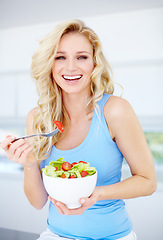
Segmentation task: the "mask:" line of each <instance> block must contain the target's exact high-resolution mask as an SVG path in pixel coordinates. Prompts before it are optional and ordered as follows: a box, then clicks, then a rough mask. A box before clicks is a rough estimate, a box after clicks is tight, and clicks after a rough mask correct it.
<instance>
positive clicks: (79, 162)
mask: <svg viewBox="0 0 163 240" xmlns="http://www.w3.org/2000/svg"><path fill="white" fill-rule="evenodd" d="M79 163H84V164H87V163H86V162H84V161H79Z"/></svg>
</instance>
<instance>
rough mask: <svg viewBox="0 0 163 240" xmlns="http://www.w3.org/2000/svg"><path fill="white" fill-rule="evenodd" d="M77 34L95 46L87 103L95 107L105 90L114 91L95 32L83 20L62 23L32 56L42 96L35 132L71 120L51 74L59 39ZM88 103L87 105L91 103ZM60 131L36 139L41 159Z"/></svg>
mask: <svg viewBox="0 0 163 240" xmlns="http://www.w3.org/2000/svg"><path fill="white" fill-rule="evenodd" d="M70 32H71V33H72V32H74V33H78V34H81V35H84V36H86V37H87V39H88V40H89V41H90V43H91V44H92V47H93V58H94V66H95V67H94V70H93V72H92V74H91V92H92V96H91V98H90V99H89V102H88V105H89V104H93V106H94V108H95V106H96V104H97V102H98V101H99V99H101V98H102V95H103V93H109V94H112V93H113V92H114V86H113V82H112V80H111V69H110V66H109V64H108V62H107V60H106V59H105V57H104V55H103V53H102V49H101V43H100V40H99V38H98V36H97V35H96V34H95V32H94V31H93V30H92V29H90V28H88V27H86V26H85V24H84V23H83V22H82V21H80V20H70V21H65V22H62V23H61V24H59V25H58V26H57V27H56V28H55V29H54V31H52V32H51V33H49V34H48V35H47V36H45V37H44V38H43V39H42V40H41V41H40V46H39V48H38V50H37V51H36V52H35V54H34V55H33V61H32V66H31V74H32V77H33V78H34V79H35V80H36V88H37V93H38V96H39V101H38V105H39V109H38V111H37V112H36V114H35V116H34V122H33V128H34V131H35V132H49V131H52V130H54V121H55V120H57V121H61V122H63V119H64V121H68V119H69V118H68V114H67V112H66V110H65V108H64V106H63V104H62V95H61V89H60V87H59V86H58V85H57V84H56V82H55V81H54V79H53V77H52V65H53V62H54V59H55V55H56V52H57V49H58V45H59V42H60V39H61V38H62V36H63V35H64V34H68V33H70ZM88 105H87V106H88ZM59 137H60V134H57V135H55V137H52V138H36V139H34V141H33V144H32V145H33V148H34V152H35V154H36V157H37V159H38V161H41V160H43V159H45V158H46V157H48V156H49V154H50V151H51V147H52V145H53V144H55V143H56V141H57V139H58V138H59Z"/></svg>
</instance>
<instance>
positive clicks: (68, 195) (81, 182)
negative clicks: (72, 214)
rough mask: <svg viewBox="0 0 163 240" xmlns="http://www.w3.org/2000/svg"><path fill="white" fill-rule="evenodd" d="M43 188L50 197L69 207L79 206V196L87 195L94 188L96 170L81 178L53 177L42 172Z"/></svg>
mask: <svg viewBox="0 0 163 240" xmlns="http://www.w3.org/2000/svg"><path fill="white" fill-rule="evenodd" d="M43 182H44V186H45V189H46V191H47V193H48V194H49V196H50V197H52V198H54V199H55V200H57V201H60V202H63V203H64V204H66V206H67V207H68V208H69V209H73V208H78V207H80V206H81V204H80V202H79V200H80V198H85V197H89V196H90V195H91V194H92V192H93V191H94V189H95V186H96V182H97V172H96V173H95V174H93V175H91V176H87V177H82V178H71V179H69V178H59V177H58V178H54V177H49V176H47V175H45V174H44V173H43Z"/></svg>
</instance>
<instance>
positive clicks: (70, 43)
mask: <svg viewBox="0 0 163 240" xmlns="http://www.w3.org/2000/svg"><path fill="white" fill-rule="evenodd" d="M93 68H94V62H93V47H92V45H91V43H90V42H89V40H88V39H87V37H85V36H83V35H80V34H78V33H68V34H65V35H63V37H62V38H61V40H60V43H59V46H58V50H57V54H56V56H55V59H54V64H53V67H52V74H53V78H54V79H55V81H56V83H57V84H58V85H59V86H60V87H61V89H62V90H63V92H66V93H68V94H70V93H71V94H74V93H75V94H76V93H82V94H83V93H84V92H85V93H86V94H90V86H91V80H90V76H91V73H92V71H93Z"/></svg>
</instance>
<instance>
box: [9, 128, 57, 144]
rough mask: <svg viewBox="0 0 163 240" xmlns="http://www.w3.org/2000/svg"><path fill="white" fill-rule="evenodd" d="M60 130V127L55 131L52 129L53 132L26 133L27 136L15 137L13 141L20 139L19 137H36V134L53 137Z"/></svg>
mask: <svg viewBox="0 0 163 240" xmlns="http://www.w3.org/2000/svg"><path fill="white" fill-rule="evenodd" d="M58 132H59V129H58V128H56V129H55V130H54V131H52V132H50V133H37V134H32V135H26V136H22V137H18V138H15V139H14V140H13V141H12V142H11V143H14V142H15V141H17V140H19V139H24V138H30V137H36V136H42V137H52V136H54V135H55V134H57V133H58Z"/></svg>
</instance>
